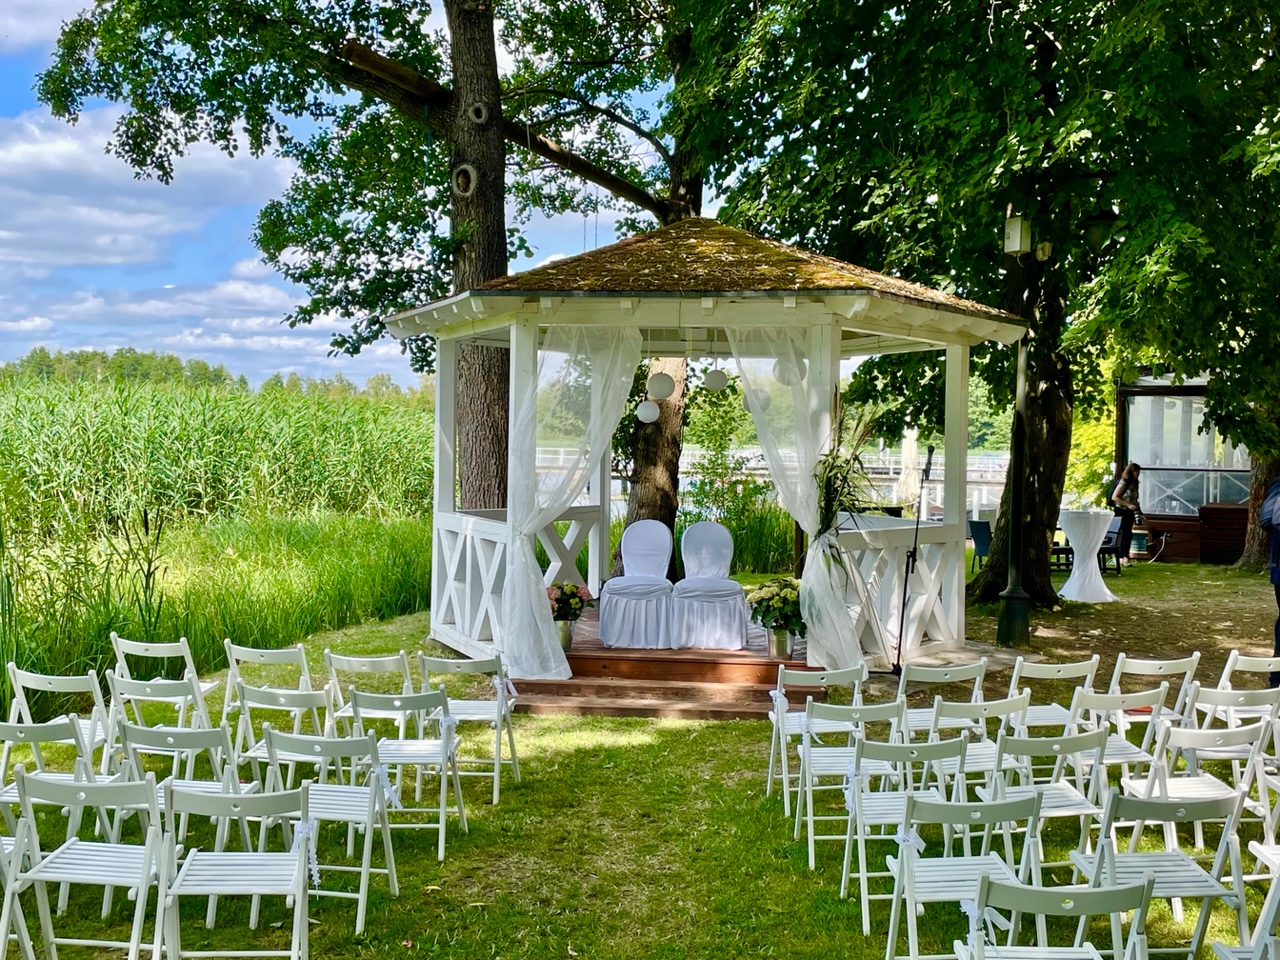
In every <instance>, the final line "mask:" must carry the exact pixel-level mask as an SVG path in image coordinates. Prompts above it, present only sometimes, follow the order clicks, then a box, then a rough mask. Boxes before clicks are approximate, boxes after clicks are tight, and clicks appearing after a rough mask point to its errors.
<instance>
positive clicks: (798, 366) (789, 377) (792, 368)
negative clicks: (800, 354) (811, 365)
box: [773, 357, 809, 387]
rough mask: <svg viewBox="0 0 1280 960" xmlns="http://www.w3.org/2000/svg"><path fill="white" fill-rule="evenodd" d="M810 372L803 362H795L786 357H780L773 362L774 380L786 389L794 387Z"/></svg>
mask: <svg viewBox="0 0 1280 960" xmlns="http://www.w3.org/2000/svg"><path fill="white" fill-rule="evenodd" d="M808 372H809V371H808V368H807V367H806V366H805V362H804V361H803V360H795V361H793V360H789V359H787V358H786V357H779V358H778V359H777V360H775V361H774V362H773V379H775V380H777V381H778V382H779V383H780V384H782V385H783V386H784V387H794V386H795V385H796V384H798V383H799V382H800V381H801V380H803V379H804V375H805V374H806V373H808Z"/></svg>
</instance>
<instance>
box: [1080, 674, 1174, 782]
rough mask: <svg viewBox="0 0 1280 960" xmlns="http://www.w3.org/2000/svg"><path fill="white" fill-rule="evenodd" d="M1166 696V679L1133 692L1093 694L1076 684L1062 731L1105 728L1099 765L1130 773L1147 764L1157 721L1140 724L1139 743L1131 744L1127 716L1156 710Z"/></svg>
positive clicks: (1167, 687) (1167, 685)
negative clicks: (1141, 725) (1106, 731)
mask: <svg viewBox="0 0 1280 960" xmlns="http://www.w3.org/2000/svg"><path fill="white" fill-rule="evenodd" d="M1168 695H1169V684H1168V682H1167V681H1164V682H1161V684H1160V686H1158V687H1156V688H1154V689H1152V690H1140V691H1136V692H1134V693H1094V692H1093V691H1091V690H1085V689H1083V688H1081V687H1077V688H1076V692H1075V695H1074V696H1073V697H1072V698H1071V719H1070V720H1069V721H1068V724H1067V729H1066V732H1067V733H1081V732H1083V731H1085V730H1097V729H1100V728H1105V729H1107V730H1108V731H1109V734H1108V736H1107V749H1106V750H1105V751H1104V752H1103V754H1102V762H1103V764H1104V765H1105V766H1107V767H1119V768H1120V770H1121V773H1122V775H1123V776H1126V777H1128V776H1132V775H1133V773H1134V771H1135V770H1137V771H1141V770H1142V769H1143V768H1145V767H1146V766H1147V765H1149V764H1150V763H1151V761H1152V759H1153V757H1152V755H1151V748H1152V746H1153V744H1152V740H1153V739H1154V737H1155V728H1156V726H1158V724H1151V723H1148V724H1144V725H1143V731H1142V740H1141V742H1140V743H1133V742H1132V741H1130V740H1129V730H1130V722H1131V719H1132V717H1133V716H1134V715H1135V714H1136V715H1139V716H1141V715H1142V711H1146V710H1150V711H1155V712H1158V711H1159V710H1160V709H1161V708H1162V706H1163V704H1164V701H1165V698H1166V697H1167V696H1168Z"/></svg>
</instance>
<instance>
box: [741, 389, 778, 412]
mask: <svg viewBox="0 0 1280 960" xmlns="http://www.w3.org/2000/svg"><path fill="white" fill-rule="evenodd" d="M743 399H744V401H745V402H746V405H747V409H748V410H750V411H751V412H752V413H760V414H763V413H765V412H767V411H768V409H769V407H770V406H771V405H772V404H773V399H772V398H771V397H770V396H769V394H768V393H766V392H765V391H764V390H761V389H759V388H757V389H755V390H751V391H749V392H748V393H747V395H746V396H745V397H744V398H743Z"/></svg>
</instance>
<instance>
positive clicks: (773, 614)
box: [747, 577, 805, 637]
mask: <svg viewBox="0 0 1280 960" xmlns="http://www.w3.org/2000/svg"><path fill="white" fill-rule="evenodd" d="M747 603H748V604H749V605H750V607H751V619H752V620H754V621H755V622H756V623H758V624H760V625H761V626H763V627H764V628H765V629H766V630H779V631H785V632H787V633H790V634H795V635H796V636H797V637H803V636H804V634H805V625H804V618H803V617H802V616H801V615H800V581H799V580H797V579H796V578H795V577H777V578H776V579H773V580H770V581H768V582H767V583H765V584H763V585H761V586H760V587H758V588H756V589H755V590H753V591H752V592H751V593H749V594H747Z"/></svg>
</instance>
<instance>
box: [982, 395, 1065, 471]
mask: <svg viewBox="0 0 1280 960" xmlns="http://www.w3.org/2000/svg"><path fill="white" fill-rule="evenodd" d="M1012 431H1013V407H1012V406H1010V405H1008V404H1003V405H1001V404H997V403H996V402H995V401H994V400H993V399H992V396H991V387H990V386H989V385H988V384H987V382H986V381H985V380H980V379H978V378H977V377H975V378H973V379H972V380H970V381H969V449H970V450H983V451H988V452H991V453H1005V452H1006V451H1007V450H1008V449H1009V443H1010V436H1011V434H1012ZM1072 439H1073V441H1074V435H1073V437H1072Z"/></svg>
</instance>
